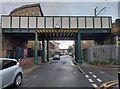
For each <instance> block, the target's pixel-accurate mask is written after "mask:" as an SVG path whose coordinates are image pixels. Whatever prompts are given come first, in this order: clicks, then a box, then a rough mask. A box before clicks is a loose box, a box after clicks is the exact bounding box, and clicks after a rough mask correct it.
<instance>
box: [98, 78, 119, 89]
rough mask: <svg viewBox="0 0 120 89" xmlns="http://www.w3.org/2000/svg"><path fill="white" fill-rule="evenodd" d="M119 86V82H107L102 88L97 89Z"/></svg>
mask: <svg viewBox="0 0 120 89" xmlns="http://www.w3.org/2000/svg"><path fill="white" fill-rule="evenodd" d="M116 84H118V81H117V80H113V81H109V82H106V83H103V84H102V85H101V86H99V87H98V88H96V89H108V88H110V87H112V86H114V85H116Z"/></svg>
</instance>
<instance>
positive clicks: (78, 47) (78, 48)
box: [75, 33, 82, 64]
mask: <svg viewBox="0 0 120 89" xmlns="http://www.w3.org/2000/svg"><path fill="white" fill-rule="evenodd" d="M75 45H76V47H75V49H76V52H75V54H76V57H75V59H76V61H77V62H78V63H80V64H82V55H81V34H80V33H78V34H77V39H76V41H75Z"/></svg>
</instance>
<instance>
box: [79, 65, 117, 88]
mask: <svg viewBox="0 0 120 89" xmlns="http://www.w3.org/2000/svg"><path fill="white" fill-rule="evenodd" d="M79 66H80V68H81V71H82V72H83V73H84V74H85V76H86V78H87V79H88V80H89V81H90V80H91V81H90V82H91V84H93V83H94V84H95V86H101V85H102V84H104V83H107V82H110V81H114V80H118V68H109V67H104V66H99V67H97V66H92V65H89V64H83V65H79ZM116 89H118V88H116Z"/></svg>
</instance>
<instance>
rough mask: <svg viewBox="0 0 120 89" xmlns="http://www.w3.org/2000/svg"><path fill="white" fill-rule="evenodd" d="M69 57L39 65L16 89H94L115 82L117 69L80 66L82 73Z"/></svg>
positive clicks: (88, 65)
mask: <svg viewBox="0 0 120 89" xmlns="http://www.w3.org/2000/svg"><path fill="white" fill-rule="evenodd" d="M72 60H73V58H72V57H71V56H68V55H65V56H61V57H60V60H50V61H49V62H47V63H45V64H43V65H40V66H39V67H38V68H36V69H34V70H33V71H31V72H30V73H28V74H26V75H25V77H24V78H23V83H22V85H21V86H20V87H18V88H16V89H24V88H26V87H27V88H28V87H29V88H36V87H69V88H70V87H77V88H82V89H84V88H85V89H88V88H90V89H94V88H96V87H98V86H101V85H102V84H103V83H106V82H109V81H112V80H117V69H114V68H102V67H95V66H92V65H90V64H87V65H86V64H84V65H80V68H81V70H82V71H80V70H79V68H78V67H77V66H76V65H75V64H74V63H73V61H72Z"/></svg>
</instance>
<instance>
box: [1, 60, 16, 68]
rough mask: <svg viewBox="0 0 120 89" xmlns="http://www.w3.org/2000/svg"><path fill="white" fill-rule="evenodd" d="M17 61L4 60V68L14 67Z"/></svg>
mask: <svg viewBox="0 0 120 89" xmlns="http://www.w3.org/2000/svg"><path fill="white" fill-rule="evenodd" d="M16 64H17V63H16V62H15V61H12V60H3V62H2V69H6V68H9V67H12V66H14V65H16Z"/></svg>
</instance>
